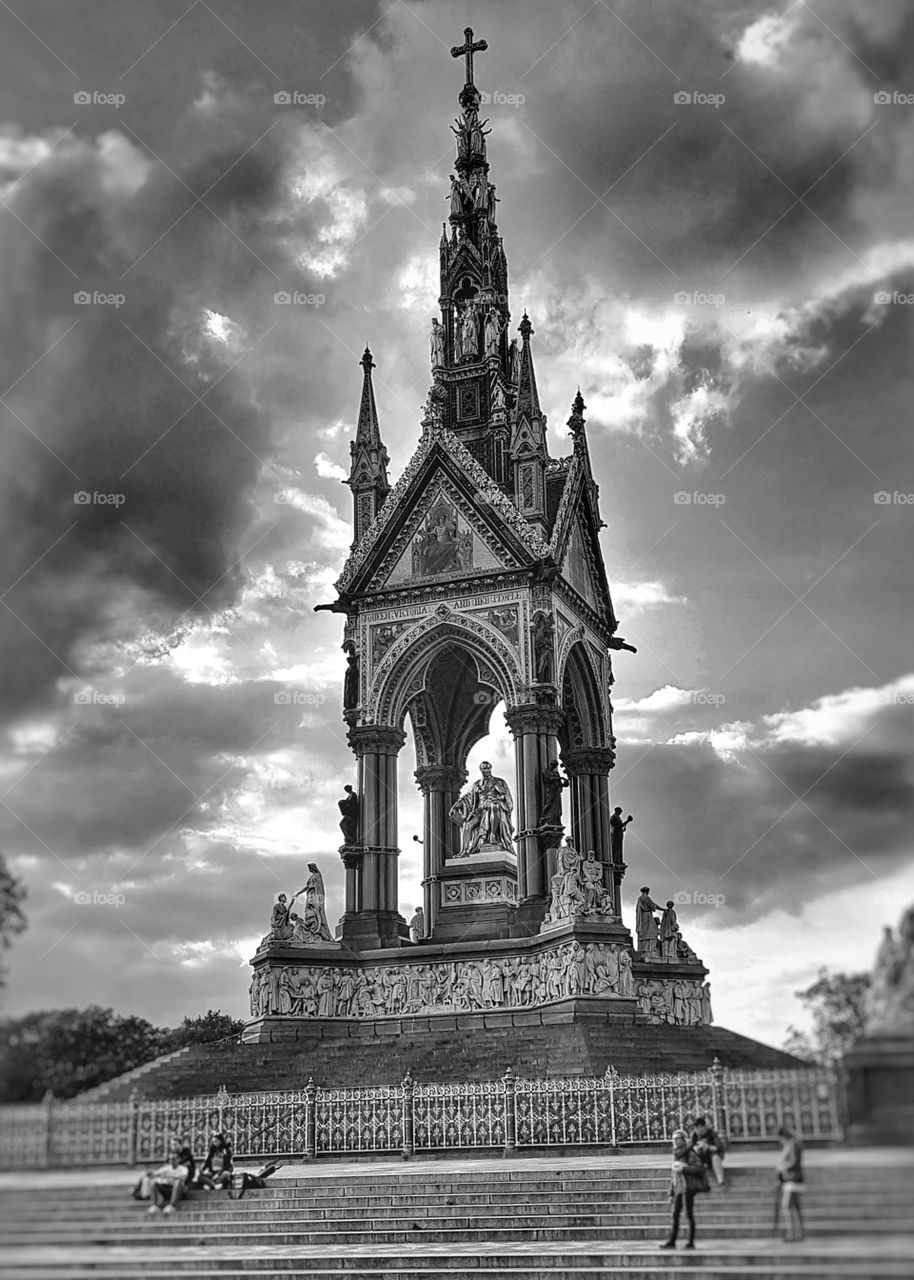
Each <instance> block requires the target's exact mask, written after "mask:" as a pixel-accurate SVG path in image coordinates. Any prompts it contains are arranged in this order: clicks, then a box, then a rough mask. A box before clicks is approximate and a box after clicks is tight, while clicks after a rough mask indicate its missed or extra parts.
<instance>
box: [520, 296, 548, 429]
mask: <svg viewBox="0 0 914 1280" xmlns="http://www.w3.org/2000/svg"><path fill="white" fill-rule="evenodd" d="M517 331H518V333H519V334H520V336H521V344H522V345H521V350H520V368H519V373H518V377H517V420H518V422H519V421H520V420H521V418H526V419H527V421H528V422H529V423H531V424H532V423H533V422H534V421H535V420H541V419H542V417H543V414H542V411H541V409H540V398H539V392H538V391H537V389H536V373H535V372H534V369H533V352H532V350H531V349H530V338H531V335H532V334H533V333H534V332H535V330H534V328H533V325H532V324H531V323H530V317H529V316H528V315H527V313H526V311H525V312H524V315H523V319H522V320H521V322H520V324H519V325H518V326H517Z"/></svg>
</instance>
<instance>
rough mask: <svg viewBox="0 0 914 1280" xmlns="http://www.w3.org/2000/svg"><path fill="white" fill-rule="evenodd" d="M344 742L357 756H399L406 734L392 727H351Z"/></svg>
mask: <svg viewBox="0 0 914 1280" xmlns="http://www.w3.org/2000/svg"><path fill="white" fill-rule="evenodd" d="M346 740H347V741H348V743H349V745H350V747H351V748H352V750H353V751H354V752H355V754H356V755H357V756H365V755H368V754H369V753H374V754H376V755H382V756H396V755H399V753H400V750H401V748H402V747H403V744H404V742H405V741H406V734H405V733H404V732H403V730H402V729H395V728H394V727H393V725H384V724H360V725H353V726H352V727H351V728H350V729H349V732H348V733H347V734H346Z"/></svg>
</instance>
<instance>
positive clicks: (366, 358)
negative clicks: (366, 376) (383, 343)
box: [359, 347, 375, 373]
mask: <svg viewBox="0 0 914 1280" xmlns="http://www.w3.org/2000/svg"><path fill="white" fill-rule="evenodd" d="M359 364H360V365H361V366H362V368H363V369H364V370H365V372H366V373H368V371H369V370H370V369H374V368H375V362H374V361H373V360H372V358H371V351H370V350H369V348H368V347H366V348H365V350H364V351H363V352H362V358H361V360H360V361H359Z"/></svg>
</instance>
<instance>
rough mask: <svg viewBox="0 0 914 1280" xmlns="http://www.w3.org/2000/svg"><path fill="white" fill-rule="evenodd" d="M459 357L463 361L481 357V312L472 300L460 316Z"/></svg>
mask: <svg viewBox="0 0 914 1280" xmlns="http://www.w3.org/2000/svg"><path fill="white" fill-rule="evenodd" d="M458 355H459V356H460V357H461V359H467V358H470V359H473V360H475V359H476V357H477V356H478V355H479V312H478V310H477V308H476V303H475V302H473V300H472V299H471V300H470V301H469V302H467V303H466V305H465V306H464V308H463V311H462V312H461V315H460V330H459V343H458Z"/></svg>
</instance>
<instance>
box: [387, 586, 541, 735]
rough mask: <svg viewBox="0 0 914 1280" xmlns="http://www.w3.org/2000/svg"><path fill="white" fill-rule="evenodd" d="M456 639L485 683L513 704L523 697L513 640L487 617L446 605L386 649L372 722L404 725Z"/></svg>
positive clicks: (508, 702)
mask: <svg viewBox="0 0 914 1280" xmlns="http://www.w3.org/2000/svg"><path fill="white" fill-rule="evenodd" d="M454 645H456V646H457V647H458V648H460V649H461V650H462V651H463V652H464V653H465V654H467V655H468V656H469V657H470V658H472V660H473V661H474V662H475V665H476V674H477V678H478V680H479V683H480V684H484V685H488V686H489V687H490V688H492V689H494V690H495V692H496V694H497V695H498V697H499V698H502V699H504V701H505V703H506V704H507V705H508V706H513V705H514V704H515V703H516V702H517V701H518V691H519V685H520V673H519V671H518V666H517V657H516V655H515V654H514V653H513V652H512V650H511V649H510V647H509V646H508V644H507V642H506V641H505V640H504V639H502V637H501V636H499V635H498V633H497V632H496V631H495V629H494V628H493V627H490V626H488V625H487V624H486V623H485V622H483V621H482V620H481V619H478V618H475V617H470V616H467V615H466V614H460V613H455V612H453V611H452V610H450V609H447V608H446V607H445V608H444V610H443V611H442V610H436V612H435V613H434V614H432V615H431V617H429V618H425V619H423V620H422V621H421V622H420V623H418V624H417V625H416V626H414V627H410V628H409V630H408V631H405V632H404V633H403V634H402V635H401V636H398V638H397V640H396V641H395V642H394V644H393V645H391V647H390V649H389V650H388V652H387V653H386V654H385V656H384V660H383V662H382V663H381V665H380V666H379V668H378V670H377V672H376V674H375V676H374V679H373V681H372V687H371V689H370V691H369V697H368V712H369V716H370V718H371V720H372V722H373V723H375V724H381V725H390V726H391V727H396V728H400V727H402V724H403V720H404V718H405V715H406V710H407V704H408V703H409V701H410V700H411V699H412V698H415V696H416V695H417V694H418V693H420V692H421V691H422V690H423V689H424V688H425V682H426V677H427V673H428V671H429V669H430V667H431V666H432V663H433V662H434V660H435V658H437V657H438V656H439V655H441V654H443V653H444V652H445V651H446V650H447V649H448V648H449V647H451V646H454Z"/></svg>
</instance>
